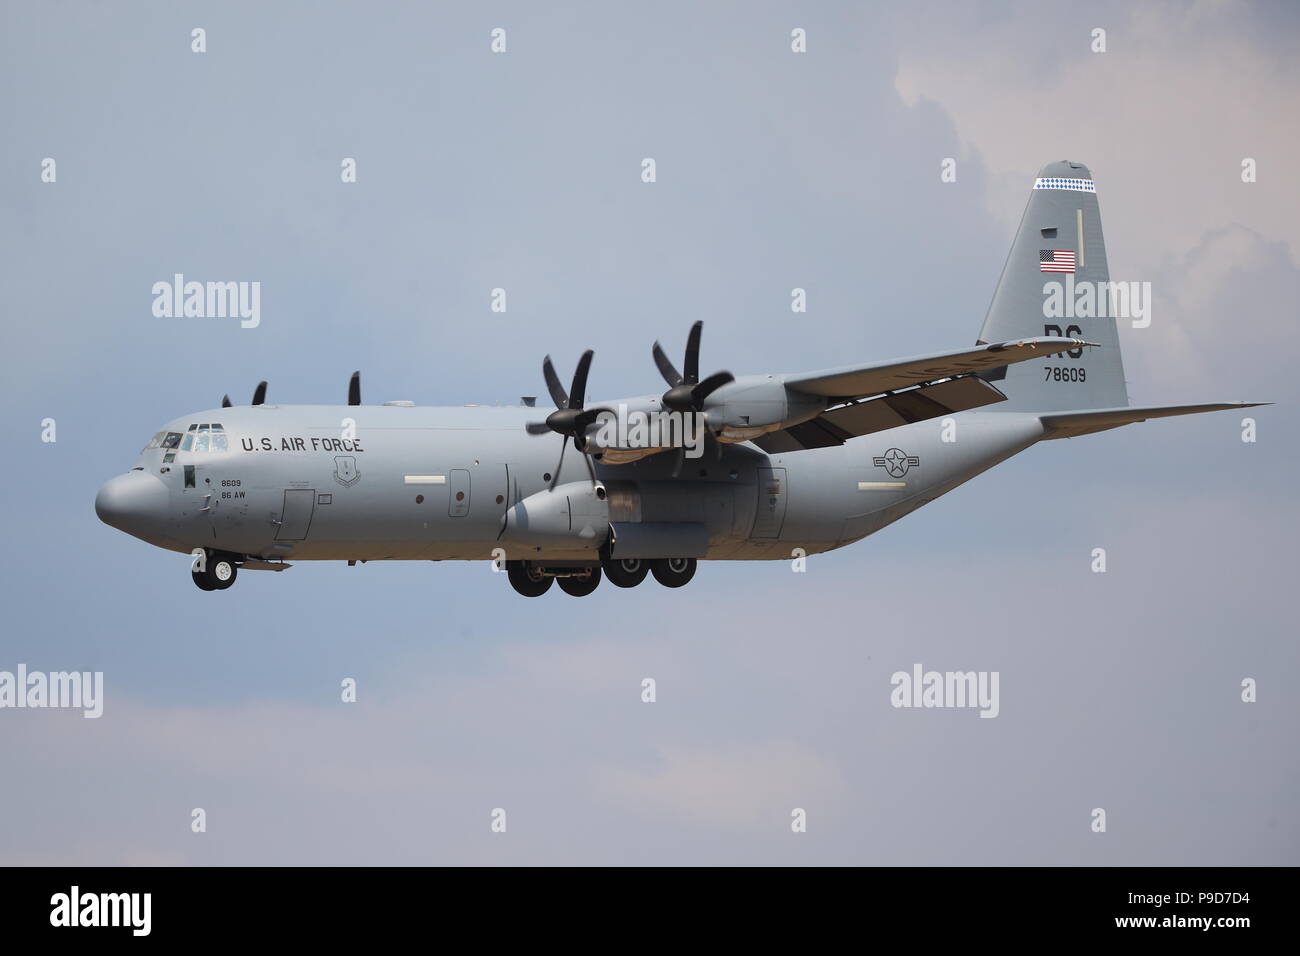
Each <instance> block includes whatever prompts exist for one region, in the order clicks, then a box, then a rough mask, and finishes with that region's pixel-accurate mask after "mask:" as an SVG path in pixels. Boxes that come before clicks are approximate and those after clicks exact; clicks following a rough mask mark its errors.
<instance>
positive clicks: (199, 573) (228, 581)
mask: <svg viewBox="0 0 1300 956" xmlns="http://www.w3.org/2000/svg"><path fill="white" fill-rule="evenodd" d="M196 564H197V565H199V567H201V568H202V570H199V567H195V568H191V570H190V577H192V578H193V579H194V583H195V584H197V585H198V586H199V589H200V590H202V591H224V590H225V589H226V588H228V587H230V586H231V585H232V584H234V583H235V576H236V575H237V574H238V573H239V565H238V564H237V563H236V559H235V556H234V555H233V554H225V553H223V552H220V551H208V552H206V553H205V554H204V556H203V560H202V561H200V562H196Z"/></svg>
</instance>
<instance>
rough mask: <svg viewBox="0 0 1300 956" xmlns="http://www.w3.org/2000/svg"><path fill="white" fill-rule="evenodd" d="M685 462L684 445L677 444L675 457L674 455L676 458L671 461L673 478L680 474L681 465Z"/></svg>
mask: <svg viewBox="0 0 1300 956" xmlns="http://www.w3.org/2000/svg"><path fill="white" fill-rule="evenodd" d="M685 463H686V447H685V446H684V445H678V446H677V457H676V459H675V460H674V462H673V477H674V478H676V477H677V476H678V475H680V474H681V473H682V465H684V464H685Z"/></svg>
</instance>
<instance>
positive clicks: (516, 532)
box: [501, 481, 609, 552]
mask: <svg viewBox="0 0 1300 956" xmlns="http://www.w3.org/2000/svg"><path fill="white" fill-rule="evenodd" d="M608 537H609V501H608V496H607V494H606V492H605V486H604V485H603V484H600V483H597V484H595V485H593V484H592V483H591V482H590V481H570V482H567V483H565V484H563V485H556V486H555V488H553V489H549V490H546V491H539V492H537V493H536V494H534V495H529V496H528V497H527V498H525V499H524V500H523V501H521V502H519V503H518V504H517V505H515V506H514V507H513V508H511V509H510V510H509V511H507V512H506V527H505V531H504V532H502V534H501V540H502V541H503V542H505V543H507V544H518V545H524V546H527V547H530V548H534V547H543V548H559V549H563V550H566V551H593V552H594V551H598V550H600V546H601V545H603V544H604V543H605V541H606V539H607V538H608Z"/></svg>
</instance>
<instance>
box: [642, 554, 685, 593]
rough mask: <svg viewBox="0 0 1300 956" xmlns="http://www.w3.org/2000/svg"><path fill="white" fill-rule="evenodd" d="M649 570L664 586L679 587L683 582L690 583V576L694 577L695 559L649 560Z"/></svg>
mask: <svg viewBox="0 0 1300 956" xmlns="http://www.w3.org/2000/svg"><path fill="white" fill-rule="evenodd" d="M650 570H651V572H653V574H654V576H655V580H656V581H658V582H659V583H660V584H662V585H663V586H664V587H666V588H679V587H681V586H682V585H683V584H688V583H690V580H691V578H693V577H695V559H694V558H660V559H659V560H657V561H653V562H651V564H650Z"/></svg>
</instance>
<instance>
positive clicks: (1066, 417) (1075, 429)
mask: <svg viewBox="0 0 1300 956" xmlns="http://www.w3.org/2000/svg"><path fill="white" fill-rule="evenodd" d="M1269 404H1271V403H1270V402H1221V403H1216V404H1209V405H1148V406H1147V407H1145V408H1142V407H1128V408H1094V409H1090V410H1088V411H1081V412H1051V413H1049V414H1046V415H1042V416H1040V418H1041V421H1042V423H1043V428H1045V429H1046V430H1047V434H1046V435H1044V436H1043V438H1044V439H1051V438H1075V437H1077V436H1079V435H1089V434H1092V433H1093V432H1103V431H1105V430H1106V429H1108V428H1118V427H1119V426H1121V425H1131V424H1133V423H1134V422H1144V421H1146V420H1147V419H1148V418H1168V417H1169V416H1171V415H1195V414H1198V413H1199V412H1222V411H1228V410H1230V409H1234V408H1255V407H1257V406H1259V405H1269Z"/></svg>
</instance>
